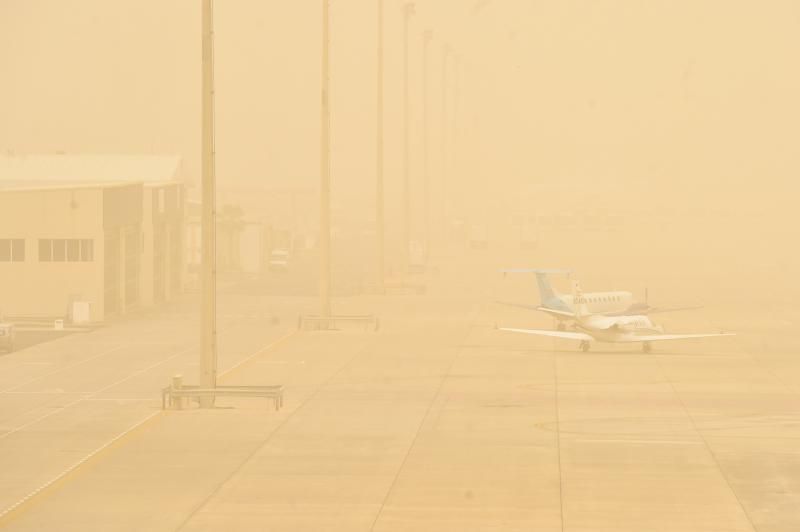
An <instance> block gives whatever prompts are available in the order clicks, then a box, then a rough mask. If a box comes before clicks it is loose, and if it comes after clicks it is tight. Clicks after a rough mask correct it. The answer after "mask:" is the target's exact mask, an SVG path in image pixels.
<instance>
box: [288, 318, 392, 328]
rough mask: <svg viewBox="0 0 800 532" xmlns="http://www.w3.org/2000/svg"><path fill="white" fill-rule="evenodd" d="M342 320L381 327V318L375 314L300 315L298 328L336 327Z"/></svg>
mask: <svg viewBox="0 0 800 532" xmlns="http://www.w3.org/2000/svg"><path fill="white" fill-rule="evenodd" d="M341 322H350V323H364V328H365V329H369V328H370V327H371V328H372V330H373V331H377V330H378V329H379V328H380V320H379V319H378V317H377V316H374V315H371V314H370V315H364V316H316V315H315V316H300V317H299V318H298V319H297V328H298V329H299V330H301V331H306V330H317V331H319V330H329V329H335V328H336V325H337V324H339V323H341Z"/></svg>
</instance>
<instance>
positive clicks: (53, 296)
mask: <svg viewBox="0 0 800 532" xmlns="http://www.w3.org/2000/svg"><path fill="white" fill-rule="evenodd" d="M4 238H20V239H24V240H25V260H24V261H22V262H0V311H2V312H3V313H5V314H6V315H9V316H32V317H34V316H35V317H49V316H64V315H65V314H67V312H68V306H69V303H70V301H71V300H82V301H89V302H90V305H91V311H90V312H91V319H92V320H102V319H103V315H104V309H103V243H104V230H103V193H102V189H100V188H74V189H40V190H9V191H2V192H0V239H4ZM40 239H55V240H61V239H65V240H66V239H80V240H91V241H92V248H93V249H92V259H91V260H79V261H63V262H62V261H54V260H50V261H43V260H40V256H39V251H40V250H39V240H40ZM51 245H52V243H51Z"/></svg>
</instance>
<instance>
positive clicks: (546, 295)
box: [503, 268, 572, 306]
mask: <svg viewBox="0 0 800 532" xmlns="http://www.w3.org/2000/svg"><path fill="white" fill-rule="evenodd" d="M503 273H504V274H506V273H533V274H536V284H537V285H538V286H539V300H540V302H541V304H542V306H545V305H546V304H547V303H548V302H550V301H552V300H553V299H555V298H556V296H558V293H557V292H556V291H555V290H554V289H553V286H552V285H551V284H550V279H549V278H548V277H547V276H548V275H549V274H566V275H569V274H570V273H572V270H545V269H536V268H525V269H512V270H503Z"/></svg>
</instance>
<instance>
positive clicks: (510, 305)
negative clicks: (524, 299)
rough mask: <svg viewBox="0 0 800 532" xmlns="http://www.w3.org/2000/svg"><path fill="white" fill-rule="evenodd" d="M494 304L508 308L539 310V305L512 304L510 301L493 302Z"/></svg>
mask: <svg viewBox="0 0 800 532" xmlns="http://www.w3.org/2000/svg"><path fill="white" fill-rule="evenodd" d="M495 303H497V304H498V305H506V306H508V307H517V308H524V309H525V310H539V305H526V304H524V303H512V302H510V301H495Z"/></svg>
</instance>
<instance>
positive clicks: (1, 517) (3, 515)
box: [0, 331, 297, 527]
mask: <svg viewBox="0 0 800 532" xmlns="http://www.w3.org/2000/svg"><path fill="white" fill-rule="evenodd" d="M295 334H297V331H290V332H289V333H287V334H285V335H284V336H282V337H281V338H279V339H277V340H275V341H273V342H271V343H270V344H268V345H267V346H265V347H262V348H260V349H258V350H257V354H263V353H264V352H265V351H267V350H269V349H270V348H274V347H276V346H277V345H279V344H280V343H282V342H283V341H284V340H287V339H289V338H291V337H292V336H294V335H295ZM196 348H197V347H196V346H192V347H190V348H187V349H184V350H182V351H180V352H178V353H176V354H174V355H172V356H171V357H169V358H167V359H164V360H162V363H163V362H166V361H167V360H171V359H172V358H175V357H177V356H179V355H181V354H183V353H185V352H188V351H191V350H193V349H196ZM255 356H256V355H251V356H250V357H248V358H247V359H245V360H243V361H240V362H239V363H237V364H235V365H234V366H233V367H231V368H229V369H227V370H225V371H224V372H223V373H221V374H220V376H223V375H226V374H228V373H231V372H232V371H233V370H235V369H237V368H239V367H240V366H242V365H244V364H245V363H246V362H247V361H249V360H251V359H253V358H254V357H255ZM157 365H158V364H154V365H152V366H148V368H145V369H144V370H142V372H144V371H147V370H148V369H150V368H152V367H155V366H157ZM132 376H134V375H133V374H132V375H129V376H128V377H126V378H125V379H122V380H121V381H118V382H117V383H115V384H113V385H110V386H108V387H106V388H104V389H101V390H98V391H97V392H94V393H93V395H96V394H98V393H101V392H102V391H104V390H105V389H107V388H109V387H111V386H115V385H116V384H119V383H121V382H124V381H125V380H127V378H129V377H132ZM102 400H103V399H94V398H91V397H83V398H81V399H79V400H77V401H74V402H72V403H70V404H67V405H64V406H63V407H62V408H60V409H58V410H57V411H54V412H51V413H50V414H47V415H46V416H43V417H41V418H39V419H38V420H34V421H32V422H31V423H36V422H38V421H41V420H42V419H44V418H46V417H49V416H50V415H53V414H55V413H57V412H60V411H63V409H65V408H68V407H69V406H71V405H73V404H76V403H79V402H81V401H102ZM108 400H111V401H113V400H114V399H108ZM164 412H165V411H164V410H157V411H156V412H152V413H151V414H149V415H148V416H146V417H145V418H144V419H142V420H140V421H138V422H137V423H135V424H134V425H132V426H131V427H129V428H128V429H127V430H125V431H124V432H122V433H120V434H118V435H117V436H114V437H113V438H112V439H110V440H109V441H107V442H106V443H104V444H103V445H101V446H100V447H98V448H96V449H95V450H93V451H92V452H90V453H89V454H88V455H86V456H84V457H83V458H81V459H80V460H78V461H77V462H75V463H73V464H72V465H71V466H69V467H67V468H66V469H64V470H63V471H61V472H60V473H58V474H57V475H55V476H54V477H53V478H52V479H50V480H48V481H47V482H45V483H44V484H42V485H41V486H39V487H37V488H35V489H34V490H32V491H31V492H29V493H28V494H27V495H25V496H24V497H22V498H21V499H19V500H18V501H17V502H15V503H13V504H12V505H10V506H8V507H6V508H5V509H4V510H2V511H0V527H2V524H3V521H7V520H8V519H9V518H11V516H12V514H13V513H14V512H15V511H17V510H20V509H21V508H22V507H23V506H24V505H26V504H27V503H28V502H30V501H31V500H33V499H34V498H35V497H36V496H38V495H39V494H40V493H42V492H44V491H45V490H47V489H48V488H49V487H51V486H53V485H54V484H56V483H57V482H59V481H60V480H61V479H63V478H65V477H66V476H67V475H69V474H70V473H73V472H74V471H76V470H78V468H80V467H81V466H83V465H84V464H86V463H87V462H89V461H90V460H91V459H92V458H94V457H95V456H97V455H98V454H100V453H101V452H102V451H104V450H106V449H108V448H109V447H111V446H112V445H113V444H115V443H117V442H118V441H120V440H122V439H123V438H124V437H126V436H128V435H129V434H131V433H132V432H133V431H135V430H136V429H137V428H139V427H141V426H143V425H145V424H146V423H148V422H149V421H152V420H154V419H156V418H157V417H159V416H161V415H163V414H164ZM289 417H291V416H289ZM287 419H288V418H287ZM31 423H28V424H26V425H24V426H22V427H17V428H16V429H14V430H12V431H10V432H6V433H4V434H0V439H3V438H5V437H6V436H9V435H10V434H12V433H14V432H17V431H19V430H21V429H23V428H24V427H25V426H29V425H30V424H31ZM282 424H283V423H281V425H282ZM281 425H279V427H280V426H281ZM277 428H278V427H276V430H277Z"/></svg>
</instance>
